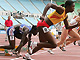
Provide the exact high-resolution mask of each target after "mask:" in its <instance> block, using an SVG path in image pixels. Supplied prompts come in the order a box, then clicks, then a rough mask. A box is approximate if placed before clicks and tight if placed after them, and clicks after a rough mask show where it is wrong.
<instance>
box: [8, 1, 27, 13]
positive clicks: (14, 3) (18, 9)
mask: <svg viewBox="0 0 80 60" xmlns="http://www.w3.org/2000/svg"><path fill="white" fill-rule="evenodd" d="M7 1H8V2H9V3H10V4H11V5H12V6H13V7H14V8H15V9H16V10H17V11H24V12H25V13H27V11H26V10H25V9H24V8H23V7H22V6H21V5H20V3H19V2H18V1H17V0H7Z"/></svg>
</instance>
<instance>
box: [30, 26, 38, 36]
mask: <svg viewBox="0 0 80 60" xmlns="http://www.w3.org/2000/svg"><path fill="white" fill-rule="evenodd" d="M31 32H32V34H33V35H36V34H37V32H38V30H37V26H36V25H33V26H32V31H31Z"/></svg>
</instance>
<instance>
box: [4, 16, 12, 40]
mask: <svg viewBox="0 0 80 60" xmlns="http://www.w3.org/2000/svg"><path fill="white" fill-rule="evenodd" d="M10 19H11V16H8V19H7V20H5V27H4V30H6V37H5V41H7V40H8V39H7V29H8V28H9V27H10V26H12V25H13V22H12V20H10Z"/></svg>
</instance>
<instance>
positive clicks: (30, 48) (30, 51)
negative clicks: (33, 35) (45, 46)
mask: <svg viewBox="0 0 80 60" xmlns="http://www.w3.org/2000/svg"><path fill="white" fill-rule="evenodd" d="M36 46H37V42H31V44H30V47H29V54H30V55H31V54H32V52H33V49H34V48H35V47H36Z"/></svg>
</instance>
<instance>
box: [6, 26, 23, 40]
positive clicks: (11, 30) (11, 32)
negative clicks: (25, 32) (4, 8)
mask: <svg viewBox="0 0 80 60" xmlns="http://www.w3.org/2000/svg"><path fill="white" fill-rule="evenodd" d="M7 35H8V36H15V37H16V38H18V39H21V38H22V33H20V32H19V31H16V30H15V29H14V27H13V26H11V27H9V28H8V30H7Z"/></svg>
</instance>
